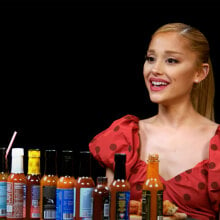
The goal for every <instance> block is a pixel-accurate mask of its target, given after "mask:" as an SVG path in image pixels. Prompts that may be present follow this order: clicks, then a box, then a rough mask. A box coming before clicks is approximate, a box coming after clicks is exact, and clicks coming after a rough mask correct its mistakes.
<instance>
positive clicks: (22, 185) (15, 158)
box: [7, 148, 27, 220]
mask: <svg viewBox="0 0 220 220" xmlns="http://www.w3.org/2000/svg"><path fill="white" fill-rule="evenodd" d="M23 159H24V149H23V148H12V163H11V164H12V165H11V173H10V175H9V176H8V179H7V219H9V220H15V219H25V217H26V187H27V185H26V183H27V181H26V177H25V174H24V165H23Z"/></svg>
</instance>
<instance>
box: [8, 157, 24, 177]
mask: <svg viewBox="0 0 220 220" xmlns="http://www.w3.org/2000/svg"><path fill="white" fill-rule="evenodd" d="M23 159H24V158H23V156H18V157H12V161H11V173H24V164H23V161H24V160H23Z"/></svg>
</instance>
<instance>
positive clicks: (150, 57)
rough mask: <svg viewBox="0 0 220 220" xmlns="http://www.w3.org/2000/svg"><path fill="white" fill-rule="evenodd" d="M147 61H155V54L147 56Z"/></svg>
mask: <svg viewBox="0 0 220 220" xmlns="http://www.w3.org/2000/svg"><path fill="white" fill-rule="evenodd" d="M146 61H148V62H149V63H152V62H153V61H155V58H154V57H153V56H146Z"/></svg>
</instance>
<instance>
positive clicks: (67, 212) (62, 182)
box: [56, 150, 76, 220]
mask: <svg viewBox="0 0 220 220" xmlns="http://www.w3.org/2000/svg"><path fill="white" fill-rule="evenodd" d="M61 162H62V170H61V176H60V178H59V179H58V181H57V189H56V219H57V220H63V219H65V220H67V219H69V220H72V219H73V217H75V202H76V201H75V198H76V196H75V195H76V188H75V187H76V180H75V178H74V176H73V151H72V150H63V151H62V157H61Z"/></svg>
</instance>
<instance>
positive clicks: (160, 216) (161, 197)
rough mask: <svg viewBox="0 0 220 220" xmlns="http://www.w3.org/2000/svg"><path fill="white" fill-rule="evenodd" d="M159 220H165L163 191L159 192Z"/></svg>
mask: <svg viewBox="0 0 220 220" xmlns="http://www.w3.org/2000/svg"><path fill="white" fill-rule="evenodd" d="M157 216H158V217H157V219H158V220H160V219H163V190H159V191H157Z"/></svg>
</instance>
